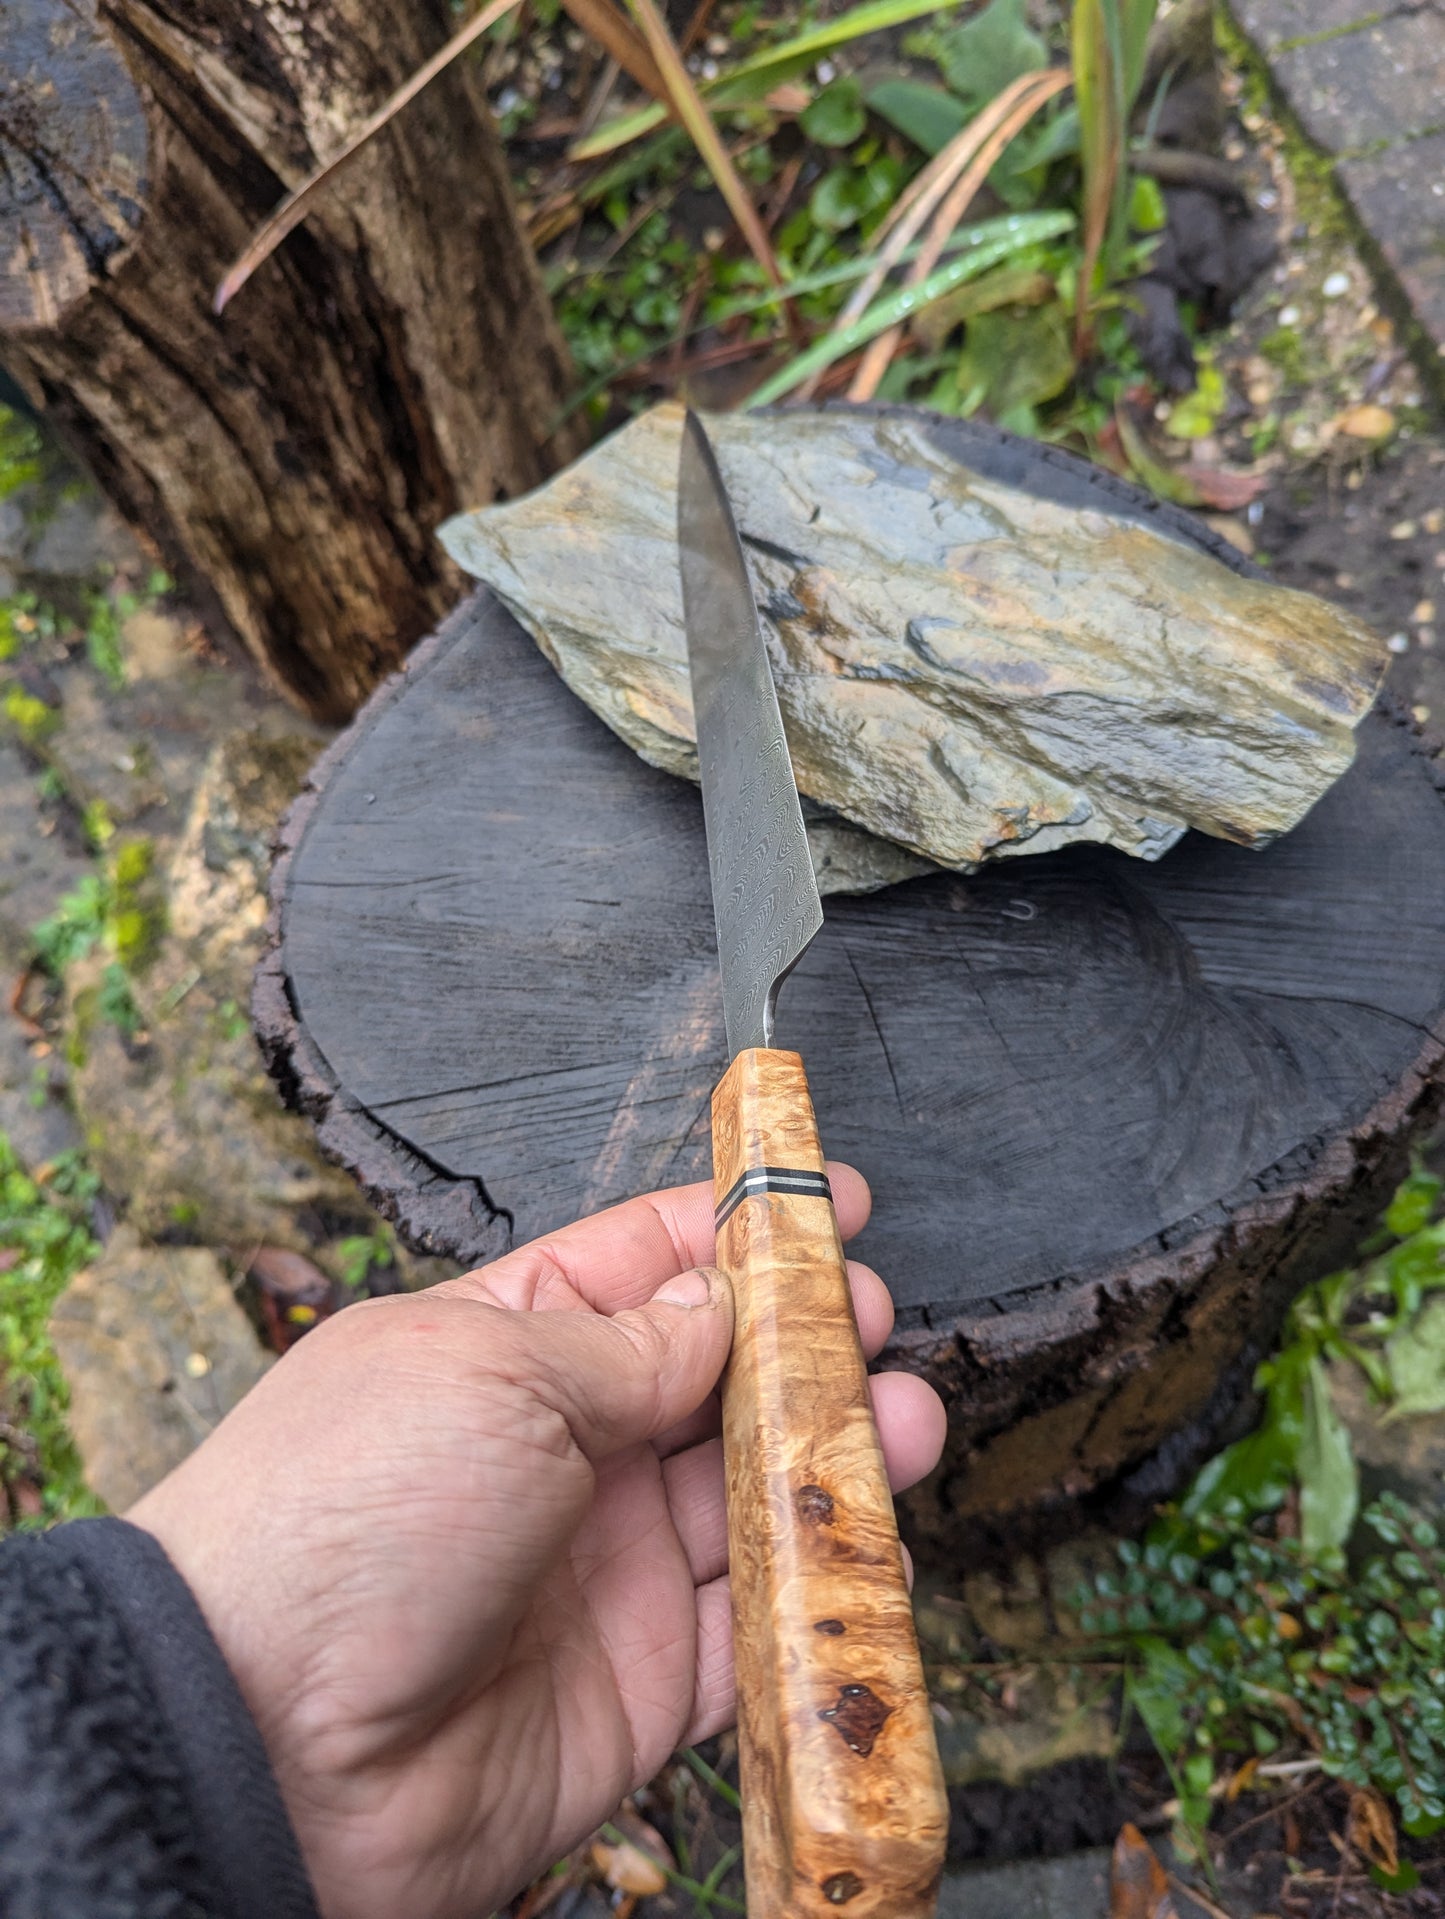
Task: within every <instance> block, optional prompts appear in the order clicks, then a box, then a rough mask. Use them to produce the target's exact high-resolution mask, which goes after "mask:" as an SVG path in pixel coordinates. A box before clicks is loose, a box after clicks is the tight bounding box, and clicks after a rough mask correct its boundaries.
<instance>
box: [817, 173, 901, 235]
mask: <svg viewBox="0 0 1445 1919" xmlns="http://www.w3.org/2000/svg"><path fill="white" fill-rule="evenodd" d="M897 192H898V174H897V170H896V168H895V167H893V166H891V165H890V164H889V163H888V161H887V160H886V159H884V160H874V161H872V162H871V163H870V164H869V165H868V166H866V167H834V168H832V169H831V171H830V172H828V173H825V174H824V175H823V177H822V179H821V180H820V181H819V182H818V184H817V186H815V187H814V189H813V193H812V197H811V198H810V200H809V201H808V211H809V212H810V213H811V214H812V216H813V218H814V220H815V221H816V222H817V224H818V225H819V226H820V227H824V228H826V229H827V231H828V232H829V233H842V232H844V231H845V230H846V229H847V228H848V227H851V226H857V225H858V223H859V222H860V221H862V220H866V219H867V218H868V215H869V214H870V213H877V212H880V211H881V210H882V208H884V207H886V206H888V205H889V204H890V202H891V201H892V200H893V199H894V197H895V196H896V194H897Z"/></svg>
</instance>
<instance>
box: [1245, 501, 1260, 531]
mask: <svg viewBox="0 0 1445 1919" xmlns="http://www.w3.org/2000/svg"><path fill="white" fill-rule="evenodd" d="M1244 517H1245V519H1246V520H1248V522H1249V524H1250V525H1251V526H1258V525H1259V523H1260V521H1261V520H1262V519H1263V518H1264V501H1263V500H1251V501H1250V503H1249V505H1248V506H1247V507H1246V508H1245V509H1244Z"/></svg>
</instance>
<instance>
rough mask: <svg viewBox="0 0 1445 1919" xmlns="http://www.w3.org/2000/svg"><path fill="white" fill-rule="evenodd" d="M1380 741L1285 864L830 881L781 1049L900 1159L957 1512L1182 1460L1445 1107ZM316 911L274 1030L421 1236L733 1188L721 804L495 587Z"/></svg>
mask: <svg viewBox="0 0 1445 1919" xmlns="http://www.w3.org/2000/svg"><path fill="white" fill-rule="evenodd" d="M1037 457H1038V458H1039V459H1040V460H1041V461H1042V460H1045V459H1047V461H1048V465H1049V467H1050V468H1052V467H1053V466H1054V465H1055V464H1056V459H1055V456H1043V455H1038V456H1037ZM1069 464H1070V466H1071V467H1075V475H1077V472H1078V471H1082V470H1083V469H1077V468H1076V466H1075V463H1072V462H1071V463H1069ZM1100 484H1102V485H1104V486H1106V487H1107V488H1108V489H1109V490H1115V489H1116V487H1117V483H1114V482H1101V483H1100ZM1140 510H1141V511H1142V510H1144V509H1143V508H1142V507H1141V508H1140ZM1200 537H1201V538H1207V536H1203V535H1201V536H1200ZM1358 747H1359V750H1358V755H1357V759H1356V763H1355V765H1354V767H1353V768H1352V770H1351V771H1350V772H1349V773H1348V774H1347V775H1346V776H1345V777H1344V778H1343V779H1342V780H1341V781H1340V782H1339V784H1338V785H1337V786H1336V787H1335V788H1333V789H1332V790H1331V791H1330V792H1329V793H1328V794H1327V795H1326V796H1325V798H1324V799H1323V800H1321V801H1320V802H1319V804H1318V805H1317V806H1316V807H1315V808H1314V810H1313V811H1312V812H1311V813H1310V814H1309V815H1308V816H1307V818H1306V819H1305V821H1304V822H1303V824H1302V825H1301V826H1299V827H1298V828H1296V829H1295V830H1294V831H1293V832H1291V833H1290V834H1288V835H1287V836H1285V837H1284V838H1283V839H1281V840H1280V841H1278V842H1277V843H1276V844H1275V845H1274V846H1273V847H1271V848H1269V849H1268V850H1266V851H1264V852H1252V851H1246V850H1243V849H1241V848H1238V847H1234V846H1230V845H1227V844H1225V843H1223V842H1220V841H1214V840H1208V839H1204V838H1201V837H1199V836H1197V835H1190V836H1188V837H1187V838H1186V840H1185V841H1184V842H1183V843H1182V844H1181V845H1180V846H1179V847H1178V848H1176V849H1175V850H1174V851H1173V852H1171V853H1170V854H1169V855H1168V856H1167V857H1166V858H1165V859H1163V860H1161V861H1160V862H1158V863H1157V864H1153V865H1150V864H1145V863H1143V862H1140V861H1137V860H1131V859H1128V858H1126V857H1124V856H1123V855H1121V854H1118V853H1115V852H1112V851H1110V850H1106V849H1090V848H1074V849H1070V850H1069V851H1067V852H1064V853H1060V854H1056V855H1051V856H1047V857H1042V858H1040V859H1038V860H1028V861H1016V862H1012V863H1010V865H1009V866H1008V867H1007V869H1006V870H997V869H996V870H985V871H984V872H981V873H980V874H978V875H977V876H974V877H964V876H954V875H940V876H937V877H929V878H924V879H918V880H913V881H910V882H908V883H906V884H905V885H902V886H897V887H893V888H889V889H887V890H885V891H883V892H880V893H876V894H872V895H869V896H866V897H859V898H842V897H838V898H833V899H830V900H829V902H828V908H827V921H826V924H825V926H824V929H823V931H822V933H821V934H820V935H819V937H818V939H817V940H816V941H815V943H814V945H813V946H812V948H811V949H810V951H809V953H808V954H807V956H806V958H805V959H804V960H803V962H802V964H801V965H800V966H799V968H798V969H797V972H796V973H795V974H794V976H793V978H792V979H791V981H790V982H789V984H788V986H787V988H786V989H785V991H784V993H783V996H782V1000H781V1005H780V1013H779V1023H778V1036H777V1044H779V1045H780V1046H786V1047H790V1048H794V1049H796V1050H797V1051H799V1052H800V1053H801V1054H802V1055H803V1057H804V1058H805V1060H806V1061H807V1067H808V1074H809V1078H810V1080H811V1082H812V1086H813V1092H814V1098H815V1103H816V1108H817V1112H818V1119H819V1124H820V1128H821V1132H822V1137H823V1141H824V1145H825V1148H826V1150H827V1152H828V1153H829V1154H830V1156H832V1157H835V1158H840V1159H845V1160H849V1161H851V1162H852V1163H853V1164H854V1165H856V1166H858V1167H859V1168H861V1169H862V1170H863V1172H864V1173H865V1174H866V1175H867V1176H868V1178H869V1180H870V1182H871V1183H872V1186H873V1190H874V1193H875V1209H874V1215H873V1219H872V1221H871V1222H870V1224H869V1226H868V1228H867V1229H866V1231H865V1232H864V1234H863V1235H862V1237H861V1238H860V1239H859V1240H858V1241H857V1242H856V1243H855V1245H854V1246H853V1248H851V1249H850V1250H852V1251H853V1252H855V1253H856V1254H857V1255H858V1256H859V1257H861V1258H864V1259H866V1260H868V1261H869V1262H870V1263H871V1264H873V1265H874V1266H876V1267H877V1268H878V1269H879V1271H881V1272H882V1273H883V1274H884V1275H885V1276H886V1278H887V1280H888V1282H889V1284H890V1286H891V1287H892V1288H893V1291H894V1295H895V1298H896V1300H897V1303H898V1322H897V1329H896V1332H895V1335H894V1338H893V1341H892V1344H891V1346H890V1349H889V1352H888V1354H887V1355H886V1356H885V1363H886V1364H894V1365H897V1364H904V1365H908V1366H912V1367H914V1368H915V1369H917V1370H920V1371H922V1372H924V1373H926V1374H927V1375H928V1376H929V1377H930V1378H932V1379H933V1380H934V1382H935V1383H936V1384H937V1385H938V1386H939V1387H940V1389H941V1390H942V1391H943V1392H944V1394H945V1396H946V1398H947V1399H948V1401H949V1404H950V1410H951V1416H952V1429H951V1430H952V1437H951V1442H950V1448H949V1453H948V1456H947V1458H946V1460H945V1463H944V1466H943V1468H942V1469H941V1470H940V1473H939V1474H937V1475H935V1478H934V1479H933V1481H931V1482H930V1484H929V1486H928V1487H926V1488H925V1489H924V1490H923V1492H922V1493H921V1494H920V1495H917V1496H915V1499H914V1504H913V1509H912V1518H913V1532H914V1537H915V1540H918V1539H920V1538H922V1539H923V1540H924V1541H925V1542H927V1541H928V1540H929V1538H930V1537H931V1539H932V1541H933V1542H934V1543H935V1544H938V1543H940V1542H947V1541H950V1540H951V1541H952V1542H953V1543H954V1545H955V1546H956V1545H957V1544H958V1542H959V1540H960V1539H961V1538H962V1537H963V1535H964V1534H965V1533H967V1534H969V1536H971V1537H972V1536H975V1535H978V1534H979V1530H980V1528H981V1529H982V1532H983V1533H984V1534H987V1533H988V1532H989V1530H990V1529H994V1530H1000V1529H1002V1530H1007V1529H1008V1528H1009V1527H1012V1526H1013V1524H1014V1523H1015V1520H1016V1518H1017V1515H1018V1514H1020V1513H1021V1512H1024V1511H1033V1512H1038V1511H1039V1510H1040V1509H1041V1508H1043V1509H1049V1508H1056V1507H1058V1505H1059V1504H1060V1502H1061V1501H1062V1502H1066V1503H1067V1502H1069V1501H1073V1500H1076V1499H1077V1498H1078V1497H1080V1496H1082V1495H1085V1494H1088V1493H1090V1492H1092V1491H1093V1490H1094V1489H1095V1488H1098V1487H1100V1486H1104V1485H1112V1486H1114V1487H1116V1488H1117V1487H1118V1486H1120V1485H1123V1486H1124V1487H1125V1488H1126V1490H1132V1491H1133V1492H1134V1493H1136V1494H1137V1495H1138V1496H1139V1497H1141V1498H1147V1497H1158V1496H1160V1495H1162V1494H1163V1493H1165V1492H1167V1491H1168V1490H1170V1484H1171V1481H1176V1480H1177V1479H1178V1477H1179V1475H1180V1473H1181V1472H1182V1471H1183V1470H1184V1469H1185V1468H1187V1466H1188V1465H1189V1464H1190V1463H1191V1462H1192V1460H1193V1459H1195V1458H1197V1457H1198V1456H1200V1454H1201V1452H1202V1450H1203V1449H1204V1448H1205V1447H1206V1446H1208V1445H1209V1444H1211V1443H1212V1442H1213V1440H1214V1439H1215V1438H1216V1437H1217V1434H1218V1431H1219V1427H1220V1422H1221V1420H1222V1419H1223V1418H1224V1417H1226V1416H1227V1414H1228V1413H1229V1412H1230V1411H1231V1410H1232V1409H1233V1408H1234V1406H1235V1405H1237V1401H1238V1397H1239V1394H1240V1392H1241V1390H1242V1389H1243V1388H1244V1387H1245V1386H1246V1385H1247V1382H1248V1378H1249V1372H1250V1370H1251V1368H1252V1366H1253V1363H1254V1361H1255V1360H1256V1359H1257V1358H1258V1357H1259V1356H1260V1354H1261V1352H1262V1351H1263V1350H1264V1347H1265V1344H1266V1342H1267V1341H1268V1339H1269V1337H1270V1335H1271V1334H1272V1332H1273V1330H1274V1328H1275V1327H1276V1326H1277V1324H1278V1322H1279V1318H1280V1316H1281V1314H1282V1312H1283V1310H1284V1308H1285V1306H1286V1305H1287V1303H1288V1300H1289V1298H1290V1297H1291V1296H1292V1294H1293V1292H1294V1291H1295V1290H1297V1288H1298V1287H1299V1285H1300V1284H1302V1283H1303V1282H1304V1281H1305V1280H1307V1279H1309V1278H1311V1277H1313V1276H1316V1275H1318V1274H1319V1273H1320V1272H1322V1271H1325V1270H1327V1269H1328V1267H1329V1266H1330V1265H1332V1264H1337V1263H1340V1262H1342V1261H1344V1260H1345V1259H1347V1258H1348V1257H1349V1256H1350V1255H1351V1253H1352V1252H1353V1250H1354V1248H1355V1246H1356V1245H1357V1243H1358V1241H1359V1238H1360V1237H1361V1235H1362V1234H1363V1232H1365V1231H1367V1230H1368V1228H1369V1226H1370V1224H1371V1223H1372V1220H1373V1217H1374V1215H1375V1214H1376V1213H1377V1211H1378V1210H1379V1208H1380V1206H1381V1205H1382V1204H1383V1203H1384V1201H1385V1199H1386V1198H1387V1196H1388V1192H1389V1190H1390V1187H1391V1185H1392V1183H1393V1181H1394V1180H1395V1179H1396V1178H1397V1177H1398V1175H1399V1174H1400V1173H1401V1172H1402V1171H1403V1170H1404V1168H1405V1166H1406V1164H1407V1161H1408V1153H1409V1147H1410V1142H1411V1141H1412V1140H1413V1139H1415V1138H1417V1137H1418V1136H1419V1135H1420V1133H1421V1132H1422V1131H1424V1130H1425V1129H1427V1128H1428V1127H1430V1126H1431V1125H1433V1123H1434V1122H1435V1120H1436V1118H1437V1116H1438V1111H1439V1107H1440V1083H1439V1078H1438V1076H1437V1072H1436V1068H1437V1066H1438V1063H1439V1061H1440V1059H1441V1057H1442V1044H1441V1037H1442V1035H1445V804H1442V798H1441V793H1440V790H1439V788H1440V782H1439V779H1438V777H1437V769H1436V766H1435V763H1434V760H1433V757H1432V755H1431V753H1430V752H1429V751H1428V750H1426V749H1425V747H1424V746H1423V744H1422V742H1421V741H1420V740H1419V739H1418V738H1417V737H1416V735H1415V734H1414V732H1413V731H1412V730H1411V729H1410V727H1409V726H1408V725H1405V724H1402V723H1401V722H1400V721H1399V720H1398V719H1397V718H1395V717H1393V716H1392V715H1391V714H1390V713H1389V712H1388V711H1385V710H1383V709H1382V710H1379V711H1377V712H1375V713H1372V714H1371V715H1370V716H1369V717H1368V718H1367V719H1366V720H1365V722H1364V723H1363V725H1362V726H1361V728H1360V733H1359V742H1358ZM274 897H275V901H276V906H277V912H276V914H275V916H274V919H273V939H272V945H271V950H270V951H269V953H268V955H267V957H266V959H265V960H264V961H263V964H262V968H261V971H260V973H259V975H258V981H257V993H256V1012H257V1018H258V1028H259V1031H260V1034H261V1038H262V1043H263V1046H264V1047H265V1049H266V1051H267V1053H268V1057H269V1058H270V1060H271V1063H272V1066H273V1070H275V1072H276V1073H277V1075H278V1077H279V1078H280V1079H281V1081H282V1083H283V1085H284V1086H285V1087H286V1088H287V1089H288V1090H289V1093H290V1095H291V1097H292V1098H293V1099H294V1100H296V1101H297V1102H298V1103H299V1104H301V1105H302V1106H303V1107H304V1109H305V1110H307V1111H308V1112H310V1113H311V1114H312V1115H313V1117H314V1118H315V1119H316V1120H317V1122H318V1124H319V1128H320V1133H321V1138H322V1141H323V1143H324V1144H325V1145H326V1146H327V1147H328V1148H329V1150H331V1151H332V1152H333V1153H334V1154H336V1155H337V1156H338V1157H339V1158H341V1159H342V1160H343V1161H344V1162H345V1163H346V1164H348V1165H349V1166H351V1168H352V1169H353V1170H354V1171H355V1172H356V1173H357V1174H358V1176H359V1177H360V1178H361V1179H362V1181H363V1182H364V1184H365V1185H366V1186H367V1187H368V1189H369V1190H370V1191H371V1193H372V1194H373V1196H374V1197H376V1198H377V1199H378V1200H379V1201H380V1203H381V1204H382V1205H383V1206H384V1207H385V1208H387V1209H388V1210H389V1211H390V1212H391V1213H392V1214H393V1216H394V1217H395V1218H396V1219H397V1221H398V1223H399V1225H400V1226H401V1228H402V1230H403V1231H404V1232H405V1233H406V1234H407V1235H408V1236H409V1237H410V1238H411V1239H413V1240H414V1241H416V1242H418V1243H419V1244H421V1245H422V1246H424V1247H426V1248H427V1249H428V1250H433V1251H445V1252H448V1253H452V1254H456V1255H458V1256H460V1257H462V1258H464V1259H468V1260H473V1261H481V1260H484V1259H486V1258H489V1257H493V1256H495V1255H496V1254H497V1253H499V1252H501V1251H502V1250H504V1249H505V1248H506V1247H507V1246H508V1245H511V1244H515V1243H519V1242H521V1241H522V1240H525V1239H528V1238H531V1237H533V1236H535V1235H536V1234H539V1233H543V1232H545V1231H547V1230H548V1229H549V1228H552V1227H555V1226H558V1225H560V1224H562V1223H563V1222H564V1221H567V1220H570V1219H572V1218H574V1217H576V1216H578V1215H580V1214H582V1213H585V1212H588V1211H590V1210H594V1209H596V1208H598V1207H601V1206H606V1205H608V1204H610V1203H612V1202H614V1201H617V1200H620V1199H624V1198H627V1197H629V1196H630V1195H633V1194H636V1193H641V1192H646V1191H648V1190H649V1189H651V1188H654V1187H657V1186H660V1185H667V1184H672V1183H675V1182H678V1181H682V1180H689V1179H699V1178H705V1177H707V1176H708V1174H709V1171H710V1148H709V1134H708V1110H709V1100H710V1097H711V1093H712V1088H713V1085H714V1083H715V1082H716V1080H717V1079H718V1078H719V1076H720V1075H721V1073H722V1071H723V1069H724V1067H725V1065H726V1052H725V1045H724V1037H723V1026H722V1007H721V996H720V992H719V987H718V970H717V956H716V952H715V949H714V944H713V927H712V913H711V904H710V899H709V894H708V882H707V863H706V858H705V853H704V841H703V827H702V815H701V807H700V802H699V799H698V795H697V793H696V790H695V789H694V788H692V787H691V786H689V785H687V784H686V783H684V782H682V781H679V780H675V779H672V778H669V777H668V776H666V775H664V774H661V773H659V772H657V771H655V770H653V769H652V768H650V767H648V766H646V765H644V764H643V763H642V762H641V761H639V760H638V759H637V758H636V757H635V756H634V755H633V754H632V753H631V752H630V751H629V750H628V749H627V748H626V747H625V746H623V745H622V744H621V743H620V742H619V741H618V740H617V739H616V738H615V737H614V736H613V735H612V734H611V733H610V732H609V731H608V730H607V729H606V728H605V727H604V726H603V725H602V723H601V722H600V721H599V720H597V719H596V718H595V717H594V716H593V715H592V713H590V712H589V711H588V710H587V709H586V708H585V707H584V706H583V705H582V704H581V703H580V702H579V701H578V700H576V699H575V698H574V697H573V696H572V695H571V694H570V693H569V692H568V691H567V690H566V688H565V687H563V686H562V684H561V683H560V682H559V681H558V679H557V678H556V676H555V675H554V673H553V671H552V669H551V668H550V667H549V666H548V665H547V663H546V661H545V660H544V659H543V658H542V657H541V655H540V654H539V653H538V652H537V650H536V648H535V647H534V646H533V645H532V643H531V642H530V641H529V640H528V639H527V638H526V636H525V635H524V634H523V633H522V632H521V630H520V628H518V627H517V626H516V625H515V623H514V622H513V621H512V619H511V617H510V616H509V615H508V614H507V613H505V612H504V611H503V610H502V609H501V608H500V607H499V606H498V605H497V604H496V602H495V601H493V600H492V599H491V598H490V597H489V596H488V595H487V594H486V593H485V592H483V593H479V594H477V595H476V596H475V597H474V598H473V599H471V600H470V601H468V602H467V603H466V604H465V605H464V606H463V607H462V608H461V609H459V611H458V612H457V613H456V614H455V615H453V616H452V618H451V619H450V620H448V621H447V623H446V624H445V625H444V626H443V627H442V628H441V629H440V630H439V631H438V632H437V633H436V634H435V635H434V636H433V638H432V639H431V640H429V641H428V642H426V643H425V644H424V645H423V646H422V647H421V648H420V649H419V650H418V652H417V653H416V654H415V655H414V656H413V658H412V661H411V662H410V664H409V666H408V668H407V669H406V670H404V671H403V673H401V674H399V675H398V676H396V678H394V679H393V680H392V681H391V682H390V683H388V685H386V686H385V687H384V688H382V689H381V691H380V692H379V693H378V694H377V695H376V696H374V698H373V700H372V701H371V703H370V704H369V705H368V707H367V708H366V709H365V710H364V712H363V713H362V715H361V716H360V718H359V719H358V720H357V721H356V723H355V724H354V725H353V727H352V728H351V730H350V731H349V732H348V733H347V734H345V735H344V736H343V737H342V738H341V739H340V740H339V741H338V743H337V744H336V746H335V747H333V748H332V750H331V751H330V753H329V754H328V755H327V756H326V757H325V758H324V759H323V761H322V762H321V763H320V764H319V766H318V767H317V768H316V769H315V771H314V773H313V776H312V781H311V785H310V787H309V789H308V791H307V792H306V793H305V794H303V796H302V798H301V799H300V800H299V801H298V803H297V805H296V806H295V807H294V808H293V811H292V814H291V816H290V818H289V820H288V822H287V825H286V827H285V829H284V830H283V844H282V856H281V858H280V860H279V861H278V866H277V871H276V876H275V886H274ZM1130 1475H1132V1478H1131V1477H1130ZM960 1528H962V1529H963V1531H962V1532H960Z"/></svg>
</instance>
